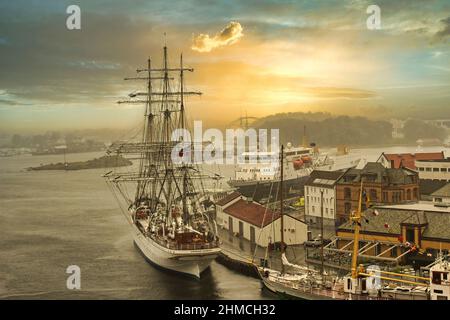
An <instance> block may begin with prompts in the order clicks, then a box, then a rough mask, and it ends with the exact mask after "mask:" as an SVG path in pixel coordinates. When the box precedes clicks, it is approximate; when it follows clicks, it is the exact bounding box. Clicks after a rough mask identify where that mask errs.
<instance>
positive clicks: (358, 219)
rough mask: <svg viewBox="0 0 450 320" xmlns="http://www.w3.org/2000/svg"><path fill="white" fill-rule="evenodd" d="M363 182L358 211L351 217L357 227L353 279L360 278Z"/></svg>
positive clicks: (353, 256) (353, 257)
mask: <svg viewBox="0 0 450 320" xmlns="http://www.w3.org/2000/svg"><path fill="white" fill-rule="evenodd" d="M362 194H363V182H362V179H361V189H360V192H359V201H358V209H357V210H356V211H355V212H353V213H352V214H351V215H350V220H351V221H352V222H353V224H354V226H355V232H354V236H353V254H352V264H351V270H352V279H357V278H358V251H359V231H360V229H361V207H362Z"/></svg>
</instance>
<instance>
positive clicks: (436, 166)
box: [416, 158, 450, 182]
mask: <svg viewBox="0 0 450 320" xmlns="http://www.w3.org/2000/svg"><path fill="white" fill-rule="evenodd" d="M416 167H417V170H418V172H419V178H420V179H431V180H441V181H448V182H450V158H445V159H439V160H420V161H419V160H416Z"/></svg>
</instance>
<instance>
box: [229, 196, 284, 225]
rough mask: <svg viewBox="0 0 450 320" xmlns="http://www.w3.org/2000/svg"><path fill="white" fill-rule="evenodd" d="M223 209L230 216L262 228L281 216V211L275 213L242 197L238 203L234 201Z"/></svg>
mask: <svg viewBox="0 0 450 320" xmlns="http://www.w3.org/2000/svg"><path fill="white" fill-rule="evenodd" d="M223 211H224V212H225V213H227V214H229V215H230V216H233V217H235V218H237V219H240V220H242V221H245V222H248V223H250V224H252V225H254V226H256V227H258V228H261V226H263V227H265V226H267V225H268V224H269V223H271V222H272V221H275V220H276V219H278V218H279V217H280V213H279V212H275V213H274V212H272V211H271V210H269V209H266V207H263V206H262V205H260V204H258V203H255V202H249V201H246V200H243V199H240V200H239V201H237V202H236V203H233V204H232V205H231V206H229V207H228V208H225V209H224V210H223ZM264 214H265V218H264ZM263 220H264V224H263Z"/></svg>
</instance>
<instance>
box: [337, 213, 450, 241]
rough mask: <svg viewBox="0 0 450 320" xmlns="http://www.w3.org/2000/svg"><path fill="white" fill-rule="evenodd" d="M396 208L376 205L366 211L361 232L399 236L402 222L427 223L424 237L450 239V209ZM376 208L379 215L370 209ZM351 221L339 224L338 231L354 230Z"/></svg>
mask: <svg viewBox="0 0 450 320" xmlns="http://www.w3.org/2000/svg"><path fill="white" fill-rule="evenodd" d="M405 206H406V205H403V208H401V209H400V208H395V206H376V207H373V208H371V209H369V210H367V211H366V214H365V215H366V217H367V219H368V222H367V221H365V219H362V222H361V233H363V234H364V233H367V232H370V233H379V234H391V235H393V236H399V235H400V234H401V225H402V224H417V225H425V228H424V231H423V234H422V237H423V238H434V239H442V240H444V241H449V240H450V211H446V212H441V211H427V210H420V209H416V210H411V209H407V208H406V207H405ZM374 210H376V211H377V212H378V215H373V214H371V213H370V211H372V212H373V211H374ZM353 229H354V227H353V225H352V224H351V222H345V223H344V224H342V225H341V226H339V228H338V231H353Z"/></svg>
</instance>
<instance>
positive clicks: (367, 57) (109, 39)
mask: <svg viewBox="0 0 450 320" xmlns="http://www.w3.org/2000/svg"><path fill="white" fill-rule="evenodd" d="M372 4H376V5H378V6H379V8H380V13H381V16H380V17H381V20H380V21H381V25H380V29H378V30H370V29H369V28H367V24H366V21H367V19H368V18H369V16H370V15H371V14H368V13H367V12H366V10H367V7H368V6H369V5H372ZM70 5H78V6H79V7H80V9H81V29H80V30H69V29H68V28H67V27H66V20H67V18H68V17H69V14H68V13H66V9H67V7H68V6H70ZM164 34H166V36H164ZM449 40H450V1H448V0H440V1H438V0H427V1H425V0H423V1H406V0H396V1H388V0H383V1H376V2H373V1H364V0H336V1H331V0H330V1H320V0H317V1H304V0H297V1H270V0H247V1H245V0H243V1H227V0H222V1H212V0H182V1H166V0H135V1H133V0H130V1H121V0H108V1H106V0H89V1H75V0H71V1H65V0H60V1H56V0H53V1H50V0H48V1H44V0H42V1H37V0H36V1H33V0H28V1H22V0H15V1H7V0H0V131H8V130H9V131H23V132H25V131H33V130H47V129H48V130H50V129H76V128H128V127H130V126H133V125H135V124H136V123H137V122H139V121H141V120H142V108H141V107H139V106H125V105H118V104H116V101H117V100H120V99H122V98H123V97H125V96H126V95H127V93H128V92H130V91H136V90H137V89H139V85H138V83H136V82H126V81H123V78H124V77H126V76H135V70H136V68H138V67H144V66H145V64H146V60H147V58H148V57H150V58H151V59H152V64H153V65H159V64H160V63H161V57H162V47H163V46H164V43H166V44H167V47H168V50H169V58H170V63H171V64H176V63H177V62H178V59H179V55H180V53H183V60H184V63H185V65H188V66H190V67H193V68H194V69H195V71H194V72H193V73H192V74H189V75H188V76H187V89H188V90H199V91H202V92H203V95H202V96H201V97H191V98H189V100H188V103H187V107H188V112H189V115H190V118H191V119H192V120H203V121H205V122H206V124H207V125H208V126H217V127H227V126H228V125H230V123H232V122H233V121H234V120H235V119H237V118H239V117H240V116H242V115H245V114H248V115H249V116H255V117H263V116H266V115H270V114H274V113H281V112H296V111H327V112H330V113H335V114H350V115H360V114H361V113H368V111H367V110H371V109H370V107H379V106H383V107H385V108H399V107H409V106H414V107H423V108H424V112H426V108H427V107H429V106H435V107H436V106H437V107H442V108H448V107H450V106H449V101H450V81H449V80H450V47H449ZM374 110H375V109H374ZM369 113H370V112H369Z"/></svg>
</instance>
